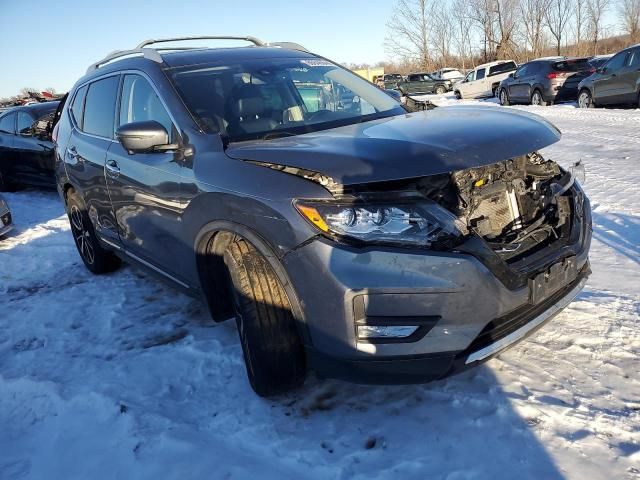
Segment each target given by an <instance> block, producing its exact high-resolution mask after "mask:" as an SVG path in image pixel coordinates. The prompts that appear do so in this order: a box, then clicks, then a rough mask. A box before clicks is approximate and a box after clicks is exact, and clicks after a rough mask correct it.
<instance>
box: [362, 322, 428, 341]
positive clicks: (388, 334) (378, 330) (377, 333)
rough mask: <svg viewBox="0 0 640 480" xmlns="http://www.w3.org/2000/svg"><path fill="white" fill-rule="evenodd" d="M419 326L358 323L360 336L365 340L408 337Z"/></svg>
mask: <svg viewBox="0 0 640 480" xmlns="http://www.w3.org/2000/svg"><path fill="white" fill-rule="evenodd" d="M418 328H419V327H417V326H415V325H397V326H395V325H394V326H393V327H390V326H384V327H375V326H372V325H358V338H361V339H364V340H366V339H371V338H406V337H409V336H411V335H412V334H414V333H415V331H416V330H418Z"/></svg>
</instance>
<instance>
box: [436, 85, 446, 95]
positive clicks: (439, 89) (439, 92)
mask: <svg viewBox="0 0 640 480" xmlns="http://www.w3.org/2000/svg"><path fill="white" fill-rule="evenodd" d="M445 93H447V89H446V88H444V86H442V85H438V86H437V87H436V95H444V94H445Z"/></svg>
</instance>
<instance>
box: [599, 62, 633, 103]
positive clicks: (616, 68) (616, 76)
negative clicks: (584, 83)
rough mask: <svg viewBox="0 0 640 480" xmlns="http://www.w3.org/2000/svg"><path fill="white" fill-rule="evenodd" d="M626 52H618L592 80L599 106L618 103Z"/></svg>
mask: <svg viewBox="0 0 640 480" xmlns="http://www.w3.org/2000/svg"><path fill="white" fill-rule="evenodd" d="M627 55H628V52H626V51H625V52H620V53H618V54H617V55H615V56H614V57H613V58H611V60H609V61H608V62H607V63H606V64H605V65H604V66H603V67H602V72H601V73H600V74H598V77H597V78H595V79H594V82H593V91H594V98H595V101H596V103H598V104H600V105H606V104H615V103H620V101H621V97H622V92H623V91H624V86H623V81H622V78H621V76H620V74H621V71H622V69H623V67H624V66H625V64H626V61H627Z"/></svg>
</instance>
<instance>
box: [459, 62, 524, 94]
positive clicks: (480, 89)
mask: <svg viewBox="0 0 640 480" xmlns="http://www.w3.org/2000/svg"><path fill="white" fill-rule="evenodd" d="M516 68H518V65H517V64H516V62H514V61H513V60H500V61H497V62H490V63H485V64H483V65H478V66H477V67H476V68H474V69H473V70H471V71H470V72H469V73H468V74H467V76H466V77H465V78H464V80H462V81H461V82H458V83H456V84H455V88H454V90H453V93H455V95H456V98H483V97H491V96H493V95H495V91H496V88H498V85H500V82H501V81H502V80H504V79H505V78H507V77H508V76H509V74H510V73H511V72H513V71H514V70H515V69H516Z"/></svg>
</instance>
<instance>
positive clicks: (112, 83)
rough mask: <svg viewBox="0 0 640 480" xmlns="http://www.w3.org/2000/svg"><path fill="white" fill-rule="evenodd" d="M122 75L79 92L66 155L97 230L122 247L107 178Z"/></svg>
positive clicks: (86, 87)
mask: <svg viewBox="0 0 640 480" xmlns="http://www.w3.org/2000/svg"><path fill="white" fill-rule="evenodd" d="M119 84H120V75H119V74H115V75H110V76H107V77H103V78H101V79H98V80H95V81H93V82H91V83H89V84H88V85H85V86H83V87H82V88H80V89H78V91H77V94H76V95H75V97H74V99H73V101H72V103H71V107H70V110H71V111H70V117H71V120H72V123H73V124H74V129H73V131H72V133H71V137H70V138H69V141H68V142H67V150H66V152H65V153H64V161H65V165H66V170H67V173H68V175H69V178H70V180H71V182H72V184H73V185H74V186H75V187H76V188H77V189H79V190H80V194H81V196H82V198H83V199H84V202H85V207H86V209H87V212H88V214H89V217H90V218H91V221H92V223H93V225H94V228H95V231H96V232H97V233H98V234H99V235H100V236H101V237H102V238H103V239H104V240H106V241H108V242H110V243H114V244H116V245H118V244H119V237H118V228H117V226H116V222H115V219H114V217H113V212H112V210H111V200H110V199H109V192H108V190H107V184H106V180H105V175H104V165H105V159H106V156H107V151H108V150H109V148H110V147H111V145H112V144H113V143H114V141H115V140H114V123H115V112H116V103H117V95H118V87H119Z"/></svg>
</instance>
